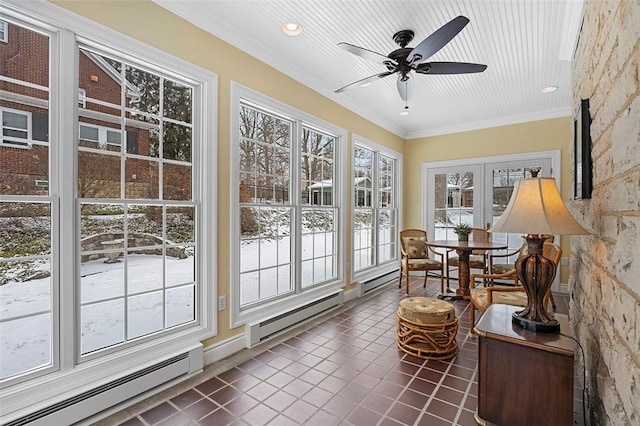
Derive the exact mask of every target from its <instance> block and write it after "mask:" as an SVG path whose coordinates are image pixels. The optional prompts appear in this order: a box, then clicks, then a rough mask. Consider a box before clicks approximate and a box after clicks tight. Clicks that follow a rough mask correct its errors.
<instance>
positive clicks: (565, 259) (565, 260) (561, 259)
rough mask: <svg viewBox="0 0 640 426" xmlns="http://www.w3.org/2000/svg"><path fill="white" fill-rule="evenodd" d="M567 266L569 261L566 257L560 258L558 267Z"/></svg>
mask: <svg viewBox="0 0 640 426" xmlns="http://www.w3.org/2000/svg"><path fill="white" fill-rule="evenodd" d="M568 264H569V259H567V258H566V257H561V258H560V265H562V266H567V265H568Z"/></svg>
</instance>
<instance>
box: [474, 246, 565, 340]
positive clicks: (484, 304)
mask: <svg viewBox="0 0 640 426" xmlns="http://www.w3.org/2000/svg"><path fill="white" fill-rule="evenodd" d="M523 255H524V254H523ZM542 255H543V256H544V257H546V258H547V259H549V260H551V261H552V262H553V263H554V264H555V265H556V267H557V266H558V262H560V257H562V249H561V248H560V246H559V245H557V244H554V243H550V242H545V243H544V245H543V246H542ZM477 279H482V280H483V281H484V285H483V286H479V287H476V280H477ZM497 279H512V280H514V282H515V283H516V284H515V286H513V287H511V286H508V287H507V286H501V285H496V284H495V283H494V282H495V280H497ZM469 290H470V295H469V296H470V298H469V302H470V303H469V322H470V327H471V332H473V327H475V325H476V322H475V310H476V309H477V310H479V311H480V312H483V313H484V312H485V311H486V310H487V308H488V307H489V305H491V304H492V303H502V304H504V305H512V306H522V307H526V306H527V294H526V293H525V291H524V287H522V285H521V284H520V282H519V281H518V277H517V274H516V270H515V266H514V268H513V270H511V271H508V272H505V273H502V274H473V275H471V277H470V279H469ZM551 297H552V295H551V289H549V292H548V293H547V294H546V296H545V306H546V305H547V303H548V302H549V299H550V298H551ZM554 308H555V307H554Z"/></svg>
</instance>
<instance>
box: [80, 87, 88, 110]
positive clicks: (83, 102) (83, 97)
mask: <svg viewBox="0 0 640 426" xmlns="http://www.w3.org/2000/svg"><path fill="white" fill-rule="evenodd" d="M78 106H79V107H80V108H86V107H87V91H86V90H84V89H82V88H78Z"/></svg>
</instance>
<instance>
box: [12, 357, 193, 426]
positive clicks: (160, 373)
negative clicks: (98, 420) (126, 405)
mask: <svg viewBox="0 0 640 426" xmlns="http://www.w3.org/2000/svg"><path fill="white" fill-rule="evenodd" d="M198 356H199V360H198V359H194V358H197V357H198ZM202 359H203V356H202V347H199V348H197V349H194V350H191V351H189V352H185V353H182V354H179V355H176V356H174V357H172V358H169V359H167V360H165V361H162V362H159V363H157V364H154V365H152V366H149V367H147V368H144V369H141V370H139V371H136V372H135V373H131V374H129V375H126V376H124V377H121V378H119V379H116V380H113V381H111V382H108V383H105V384H104V385H102V386H98V387H96V388H94V389H91V390H89V391H86V392H83V393H81V394H79V395H75V396H73V397H71V398H67V399H65V400H63V401H60V402H58V403H56V404H53V405H50V406H48V407H46V408H42V409H40V410H38V411H35V412H33V413H30V414H28V415H26V416H23V417H20V418H18V419H15V420H13V421H11V422H9V423H5V424H3V426H20V425H25V424H29V425H30V426H40V425H42V426H51V425H63V424H73V423H76V422H80V421H82V420H83V419H86V418H88V417H90V416H92V415H95V414H97V413H99V412H101V411H103V410H106V409H108V408H110V407H113V406H114V405H116V404H119V403H121V402H124V401H126V400H128V399H131V398H133V397H135V396H138V395H139V394H141V393H143V392H144V391H147V390H150V389H153V388H155V387H156V386H160V385H162V384H164V383H166V382H168V381H170V380H173V379H176V378H178V377H180V376H186V375H187V374H189V373H190V372H194V371H197V370H194V371H192V370H193V367H194V366H195V367H196V368H197V369H198V370H199V369H202V362H203V361H202ZM198 366H199V367H198Z"/></svg>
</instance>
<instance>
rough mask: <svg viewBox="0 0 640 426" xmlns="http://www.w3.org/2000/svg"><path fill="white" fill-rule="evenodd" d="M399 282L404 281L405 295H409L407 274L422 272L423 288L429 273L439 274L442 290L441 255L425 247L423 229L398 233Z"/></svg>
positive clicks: (400, 284) (442, 267)
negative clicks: (403, 279)
mask: <svg viewBox="0 0 640 426" xmlns="http://www.w3.org/2000/svg"><path fill="white" fill-rule="evenodd" d="M400 255H401V258H400V282H399V283H398V288H400V287H402V278H403V277H404V278H405V279H406V286H407V289H406V293H407V295H409V272H411V271H424V285H423V286H424V287H425V288H426V286H427V274H428V272H429V271H439V272H440V290H441V291H442V290H443V288H444V262H443V260H444V259H443V257H444V256H443V254H441V253H438V252H437V251H435V250H433V249H432V248H431V247H429V246H428V245H427V232H426V231H425V230H423V229H404V230H402V231H400Z"/></svg>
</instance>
